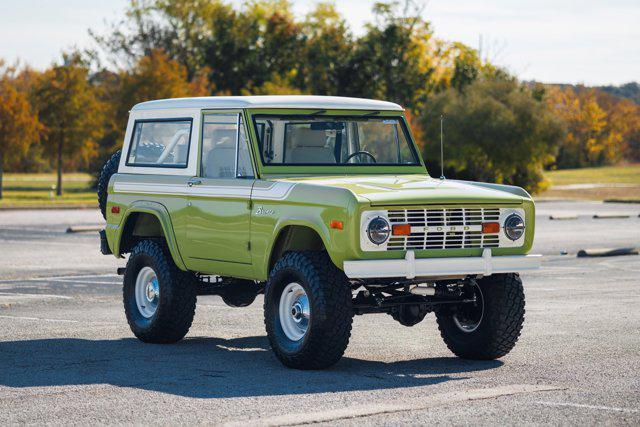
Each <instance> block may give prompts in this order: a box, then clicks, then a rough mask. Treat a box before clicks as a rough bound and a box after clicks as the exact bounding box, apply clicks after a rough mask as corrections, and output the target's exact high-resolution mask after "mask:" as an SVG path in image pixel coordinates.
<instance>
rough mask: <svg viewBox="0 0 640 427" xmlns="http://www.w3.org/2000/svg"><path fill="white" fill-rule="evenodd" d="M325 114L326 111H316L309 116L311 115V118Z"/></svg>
mask: <svg viewBox="0 0 640 427" xmlns="http://www.w3.org/2000/svg"><path fill="white" fill-rule="evenodd" d="M326 112H327V110H318V111H316V112H315V113H311V115H312V116H317V115H318V114H324V113H326Z"/></svg>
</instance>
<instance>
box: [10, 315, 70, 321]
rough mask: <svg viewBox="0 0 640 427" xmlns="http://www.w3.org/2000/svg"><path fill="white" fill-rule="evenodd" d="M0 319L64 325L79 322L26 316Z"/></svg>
mask: <svg viewBox="0 0 640 427" xmlns="http://www.w3.org/2000/svg"><path fill="white" fill-rule="evenodd" d="M0 319H15V320H37V321H39V322H64V323H80V321H79V320H69V319H47V318H43V317H27V316H2V315H0Z"/></svg>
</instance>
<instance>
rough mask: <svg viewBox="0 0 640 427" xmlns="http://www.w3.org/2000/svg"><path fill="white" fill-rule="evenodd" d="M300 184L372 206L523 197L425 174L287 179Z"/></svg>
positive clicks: (515, 200)
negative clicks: (341, 193) (336, 191)
mask: <svg viewBox="0 0 640 427" xmlns="http://www.w3.org/2000/svg"><path fill="white" fill-rule="evenodd" d="M282 181H288V182H299V183H304V184H310V185H323V186H330V187H338V188H345V189H347V190H349V191H351V192H352V193H353V194H355V195H356V197H358V198H363V199H365V200H367V201H368V202H369V203H370V204H371V206H388V205H425V204H476V203H478V204H520V203H522V201H523V197H521V196H519V195H516V194H512V193H510V192H506V191H500V190H496V189H491V188H486V187H480V186H478V185H474V184H473V183H463V182H460V181H451V180H440V179H434V178H431V177H429V176H425V175H367V176H362V175H355V176H353V175H352V176H339V177H304V178H287V179H282Z"/></svg>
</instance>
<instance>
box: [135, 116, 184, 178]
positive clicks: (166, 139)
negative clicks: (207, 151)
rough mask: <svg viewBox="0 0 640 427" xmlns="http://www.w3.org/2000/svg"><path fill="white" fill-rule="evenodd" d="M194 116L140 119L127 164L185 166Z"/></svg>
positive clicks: (137, 122)
mask: <svg viewBox="0 0 640 427" xmlns="http://www.w3.org/2000/svg"><path fill="white" fill-rule="evenodd" d="M190 139H191V119H176V120H139V121H136V123H135V126H134V129H133V137H132V139H131V145H130V147H129V154H128V156H127V166H147V167H171V168H186V167H187V159H188V158H189V141H190Z"/></svg>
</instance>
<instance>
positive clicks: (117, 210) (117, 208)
mask: <svg viewBox="0 0 640 427" xmlns="http://www.w3.org/2000/svg"><path fill="white" fill-rule="evenodd" d="M111 213H113V214H119V213H120V206H111Z"/></svg>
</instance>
